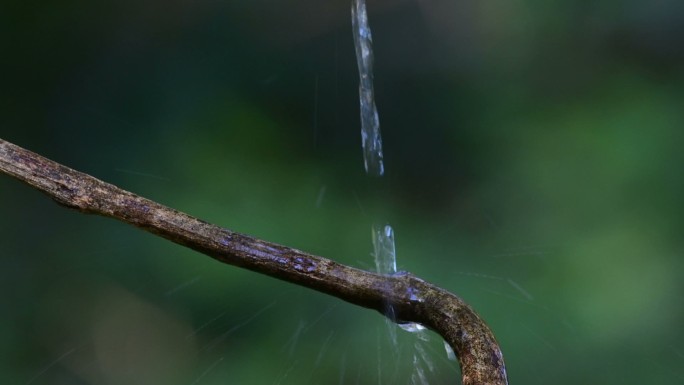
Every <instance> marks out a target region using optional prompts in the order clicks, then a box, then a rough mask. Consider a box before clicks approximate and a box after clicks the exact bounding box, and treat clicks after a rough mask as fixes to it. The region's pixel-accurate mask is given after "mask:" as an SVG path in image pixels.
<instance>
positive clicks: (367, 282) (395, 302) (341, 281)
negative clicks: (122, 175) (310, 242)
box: [0, 139, 508, 385]
mask: <svg viewBox="0 0 684 385" xmlns="http://www.w3.org/2000/svg"><path fill="white" fill-rule="evenodd" d="M0 171H2V172H3V173H6V174H8V175H11V176H13V177H15V178H17V179H19V180H21V181H22V182H25V183H27V184H29V185H30V186H32V187H34V188H36V189H38V190H40V191H42V192H44V193H46V194H47V195H48V196H50V197H51V198H52V199H54V200H55V201H56V202H58V203H59V204H61V205H64V206H66V207H69V208H72V209H76V210H78V211H81V212H83V213H88V214H97V215H102V216H106V217H111V218H115V219H118V220H120V221H123V222H125V223H128V224H131V225H134V226H137V227H139V228H141V229H144V230H146V231H149V232H151V233H154V234H157V235H159V236H161V237H164V238H166V239H168V240H170V241H172V242H175V243H178V244H180V245H183V246H186V247H189V248H191V249H194V250H197V251H199V252H200V253H203V254H206V255H208V256H210V257H212V258H214V259H217V260H219V261H221V262H225V263H228V264H231V265H234V266H239V267H243V268H246V269H249V270H252V271H256V272H259V273H262V274H266V275H269V276H271V277H274V278H278V279H281V280H284V281H288V282H292V283H295V284H298V285H302V286H306V287H309V288H311V289H313V290H317V291H320V292H323V293H327V294H330V295H332V296H335V297H337V298H340V299H343V300H345V301H347V302H350V303H353V304H355V305H359V306H363V307H366V308H369V309H375V310H377V311H379V312H380V313H382V314H383V315H387V313H388V312H387V309H388V307H391V308H392V309H393V312H391V314H393V317H394V319H393V321H395V322H399V323H403V322H416V323H419V324H422V325H424V326H426V327H428V328H430V329H432V330H434V331H435V332H437V333H439V334H440V335H441V336H442V337H443V338H444V339H445V340H446V341H447V342H448V343H449V344H450V345H451V347H452V348H453V349H454V351H455V352H456V355H457V356H458V360H459V363H460V365H461V373H462V381H463V385H505V384H507V383H508V380H507V378H506V369H505V366H504V361H503V357H502V354H501V350H500V348H499V345H498V343H497V342H496V339H495V338H494V335H493V334H492V332H491V330H490V329H489V327H487V325H486V324H485V323H484V321H483V320H482V319H481V318H480V317H479V316H478V315H477V313H475V311H473V309H472V308H471V307H470V306H468V305H467V304H466V303H465V302H463V300H461V299H460V298H459V297H458V296H456V295H454V294H452V293H449V292H448V291H446V290H444V289H441V288H439V287H437V286H435V285H432V284H430V283H428V282H425V281H423V280H422V279H420V278H418V277H416V276H414V275H412V274H410V273H405V272H401V273H397V274H393V275H379V274H375V273H371V272H368V271H363V270H359V269H356V268H353V267H349V266H345V265H342V264H339V263H336V262H334V261H332V260H329V259H326V258H322V257H318V256H314V255H311V254H307V253H305V252H303V251H299V250H296V249H293V248H290V247H287V246H283V245H278V244H275V243H271V242H266V241H263V240H260V239H256V238H253V237H250V236H248V235H244V234H239V233H236V232H233V231H231V230H228V229H225V228H222V227H220V226H216V225H213V224H210V223H207V222H204V221H202V220H200V219H197V218H194V217H192V216H190V215H187V214H185V213H182V212H180V211H177V210H174V209H172V208H169V207H166V206H163V205H161V204H159V203H156V202H153V201H151V200H149V199H146V198H143V197H140V196H138V195H135V194H133V193H131V192H128V191H125V190H123V189H120V188H118V187H116V186H114V185H111V184H109V183H105V182H103V181H101V180H98V179H96V178H94V177H92V176H90V175H87V174H84V173H81V172H78V171H75V170H72V169H70V168H68V167H66V166H63V165H61V164H58V163H56V162H53V161H51V160H49V159H47V158H44V157H42V156H40V155H38V154H35V153H33V152H31V151H28V150H25V149H23V148H21V147H19V146H16V145H14V144H12V143H9V142H7V141H4V140H2V139H0ZM3 204H7V202H5V203H3Z"/></svg>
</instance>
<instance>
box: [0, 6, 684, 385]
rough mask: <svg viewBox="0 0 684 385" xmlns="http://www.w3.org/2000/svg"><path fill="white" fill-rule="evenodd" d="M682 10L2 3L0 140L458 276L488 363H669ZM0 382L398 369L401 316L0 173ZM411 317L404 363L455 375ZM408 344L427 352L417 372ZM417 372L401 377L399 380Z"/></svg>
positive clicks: (329, 252) (172, 195)
mask: <svg viewBox="0 0 684 385" xmlns="http://www.w3.org/2000/svg"><path fill="white" fill-rule="evenodd" d="M683 4H684V3H682V2H681V1H675V0H661V1H656V2H643V1H642V2H637V1H620V2H611V1H603V2H591V1H560V2H538V1H536V2H534V1H514V2H510V1H500V0H487V1H470V0H468V1H441V0H437V1H398V0H397V1H394V0H385V1H370V0H369V4H368V7H369V17H370V23H371V27H372V29H373V38H374V43H375V46H374V48H375V55H376V57H375V58H376V60H375V64H376V65H375V88H376V102H377V105H378V109H379V113H380V122H381V127H382V133H383V139H384V149H385V159H386V170H387V175H386V176H385V177H384V178H382V179H373V178H370V177H368V176H366V175H365V174H364V171H363V161H362V152H361V146H360V142H361V141H360V134H359V130H360V129H359V117H358V92H357V82H358V74H357V69H356V61H355V57H354V47H353V41H352V32H351V22H350V12H349V8H350V4H349V3H348V2H345V1H332V2H325V1H324V2H320V1H311V0H304V1H296V2H295V1H279V2H276V1H223V2H220V1H213V0H212V1H204V0H201V1H170V2H169V1H145V2H136V1H98V2H86V1H80V0H74V1H68V0H67V1H62V2H54V3H50V2H27V1H5V2H3V3H2V5H0V46H1V47H2V51H3V54H2V60H1V61H0V74H1V76H2V86H1V87H0V137H1V138H3V139H5V140H8V141H11V142H13V143H16V144H18V145H20V146H23V147H25V148H28V149H30V150H32V151H35V152H38V153H40V154H42V155H44V156H47V157H49V158H51V159H53V160H56V161H58V162H61V163H63V164H66V165H68V166H70V167H72V168H75V169H77V170H80V171H84V172H87V173H89V174H91V175H94V176H95V177H98V178H100V179H103V180H105V181H108V182H110V183H114V184H116V185H118V186H120V187H122V188H125V189H127V190H130V191H133V192H135V193H138V194H140V195H143V196H145V197H148V198H151V199H154V200H157V201H159V202H160V203H163V204H166V205H169V206H171V207H174V208H176V209H179V210H182V211H185V212H187V213H190V214H192V215H195V216H197V217H200V218H202V219H205V220H208V221H210V222H213V223H216V224H219V225H221V226H225V227H227V228H230V229H233V230H235V231H239V232H242V233H248V234H250V235H254V236H257V237H260V238H263V239H266V240H270V241H273V242H278V243H282V244H286V245H289V246H292V247H296V248H299V249H302V250H306V251H309V252H312V253H315V254H318V255H322V256H325V257H327V258H331V259H334V260H337V261H339V262H342V263H346V264H350V265H354V266H357V267H361V268H365V269H372V268H373V266H374V265H373V258H372V256H371V255H370V253H371V252H372V244H371V231H370V228H371V224H372V223H373V222H376V223H377V222H378V221H380V222H383V223H384V222H387V223H389V224H391V225H392V226H393V227H394V230H395V234H396V242H397V260H398V265H399V268H400V269H401V270H408V271H411V272H412V273H415V274H416V275H418V276H420V277H422V278H424V279H426V280H428V281H431V282H434V283H436V284H438V285H440V286H442V287H444V288H447V289H449V290H451V291H453V292H455V293H458V294H459V295H460V296H462V297H463V298H464V299H465V300H466V301H467V302H469V303H471V304H472V305H473V307H474V308H475V309H477V311H478V312H479V313H480V314H481V315H482V316H483V317H484V318H485V319H486V320H487V321H488V323H489V324H490V326H491V327H492V329H493V330H494V332H495V334H496V335H497V338H498V339H499V341H500V342H501V345H502V348H503V350H504V355H505V358H506V362H507V365H508V371H509V374H510V379H511V383H512V384H548V383H555V384H578V383H581V384H585V383H596V384H600V383H612V384H622V385H627V384H645V383H646V384H673V383H680V382H682V381H683V380H684V369H682V368H683V367H684V348H683V347H682V345H683V342H684V334H683V333H682V328H681V325H682V324H683V323H684V311H683V310H684V306H682V300H681V294H682V292H683V291H684V290H683V289H684V288H683V287H682V286H683V284H682V279H681V277H682V274H683V273H684V263H683V260H682V254H683V252H684V250H683V247H682V246H683V241H682V229H683V228H684V223H683V218H684V206H683V205H682V204H681V201H682V198H681V197H682V196H684V177H683V176H682V165H683V164H684V155H683V154H684V152H683V151H682V143H683V140H682V139H684V135H683V134H682V127H683V123H684V115H683V112H682V111H684V110H683V108H682V105H683V102H684V93H683V92H682V89H683V88H682V87H684V6H683ZM0 214H1V215H0V292H1V293H2V294H1V295H0V303H2V307H0V309H2V317H0V352H1V353H0V357H1V358H0V382H1V383H3V384H226V383H230V384H283V385H285V384H338V383H339V384H357V383H358V384H386V383H411V375H412V373H415V370H414V366H415V365H414V364H413V361H412V360H413V357H414V355H415V349H416V348H415V347H414V340H415V337H414V336H413V335H410V334H407V333H403V332H401V331H399V332H401V333H399V336H400V339H401V340H402V341H401V343H400V348H395V347H393V346H392V345H391V344H389V343H388V341H387V339H388V337H387V334H388V333H387V327H386V325H385V321H384V319H383V317H381V316H380V315H378V314H376V313H374V312H371V311H367V310H365V309H360V308H356V307H354V306H351V305H348V304H346V303H343V302H340V301H339V300H337V299H334V298H332V297H328V296H325V295H322V294H319V293H315V292H312V291H309V290H306V289H302V288H298V287H296V286H293V285H291V284H288V283H284V282H280V281H277V280H274V279H271V278H268V277H262V276H259V275H256V274H254V273H251V272H248V271H242V270H239V269H237V268H233V267H230V266H225V265H221V264H220V263H218V262H215V261H213V260H211V259H209V258H207V257H205V256H202V255H199V254H197V253H194V252H191V251H189V250H186V249H183V248H181V247H179V246H176V245H173V244H170V243H168V242H166V241H164V240H162V239H158V238H156V237H154V236H151V235H149V234H146V233H143V232H141V231H139V230H137V229H134V228H130V227H128V226H126V225H123V224H121V223H118V222H115V221H112V220H109V219H104V218H99V217H92V216H84V215H82V214H79V213H76V212H73V211H69V210H66V209H64V208H62V207H60V206H58V205H56V204H54V203H53V202H51V201H50V200H49V199H47V198H46V197H44V196H42V195H41V194H40V193H38V192H35V191H33V190H31V189H30V188H28V187H27V186H24V185H22V184H20V183H19V182H17V181H14V180H12V179H11V178H9V177H7V176H2V177H0ZM441 344H442V343H441V340H440V339H439V337H438V336H436V335H434V334H431V335H430V342H429V343H427V344H425V346H427V348H426V349H427V355H426V357H427V359H423V358H420V357H419V358H420V360H423V362H422V363H421V365H420V366H421V367H422V368H424V369H425V373H426V377H427V378H428V380H429V382H430V383H431V384H445V383H455V379H456V378H457V377H458V376H459V375H458V368H457V365H456V364H455V363H453V362H452V361H448V360H447V359H446V353H445V352H444V349H443V347H442V345H441ZM427 361H429V362H430V363H432V364H433V366H434V368H433V370H430V364H428V363H427ZM416 383H420V382H416Z"/></svg>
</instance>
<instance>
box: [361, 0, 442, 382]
mask: <svg viewBox="0 0 684 385" xmlns="http://www.w3.org/2000/svg"><path fill="white" fill-rule="evenodd" d="M351 12H352V30H353V35H354V46H355V49H356V61H357V64H358V68H359V107H360V114H361V144H362V147H363V160H364V167H365V169H366V173H367V174H368V175H369V176H371V177H381V176H383V174H384V173H385V166H384V163H383V154H382V136H381V134H380V121H379V118H378V110H377V107H376V105H375V97H374V92H373V46H372V43H373V38H372V35H371V30H370V26H369V23H368V14H367V12H366V3H365V0H352V7H351ZM372 240H373V257H374V259H375V268H376V271H377V272H378V273H380V274H387V275H391V274H396V273H397V260H396V250H395V247H394V230H393V229H392V227H391V226H390V225H389V224H384V225H379V224H377V222H376V224H374V225H373V227H372ZM385 312H386V315H387V316H388V320H387V326H388V330H389V336H390V339H391V341H392V344H393V346H394V349H395V350H398V342H397V331H396V327H397V324H395V323H393V322H392V321H390V319H392V318H394V317H393V316H392V315H393V313H394V311H393V309H392V308H391V307H390V306H389V305H388V306H387V308H386V310H385ZM398 326H399V327H400V328H402V329H403V330H405V331H408V332H412V333H416V337H417V338H416V339H415V341H414V348H413V354H412V362H411V364H412V366H413V373H412V375H411V378H410V383H411V384H420V385H427V384H428V380H427V377H426V373H425V369H426V368H427V369H428V370H429V371H430V372H432V371H434V365H433V364H432V361H431V360H430V358H429V356H428V355H427V353H426V352H425V349H424V347H423V345H422V343H424V342H426V341H428V335H427V333H426V332H425V327H424V326H422V325H420V324H416V323H406V324H399V325H398ZM445 346H448V345H445Z"/></svg>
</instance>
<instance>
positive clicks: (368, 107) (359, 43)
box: [352, 0, 385, 176]
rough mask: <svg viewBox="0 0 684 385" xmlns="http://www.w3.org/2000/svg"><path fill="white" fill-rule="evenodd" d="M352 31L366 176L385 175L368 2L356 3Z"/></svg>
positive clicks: (357, 0) (353, 9) (360, 1)
mask: <svg viewBox="0 0 684 385" xmlns="http://www.w3.org/2000/svg"><path fill="white" fill-rule="evenodd" d="M352 31H353V33H354V47H355V49H356V62H357V64H358V67H359V104H360V112H361V143H362V146H363V163H364V166H365V168H366V173H368V174H369V175H373V176H382V175H383V174H384V173H385V166H384V164H383V156H382V137H381V136H380V120H379V119H378V109H377V108H376V106H375V95H374V91H373V38H372V36H371V30H370V26H369V25H368V14H367V13H366V2H365V0H352Z"/></svg>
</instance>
